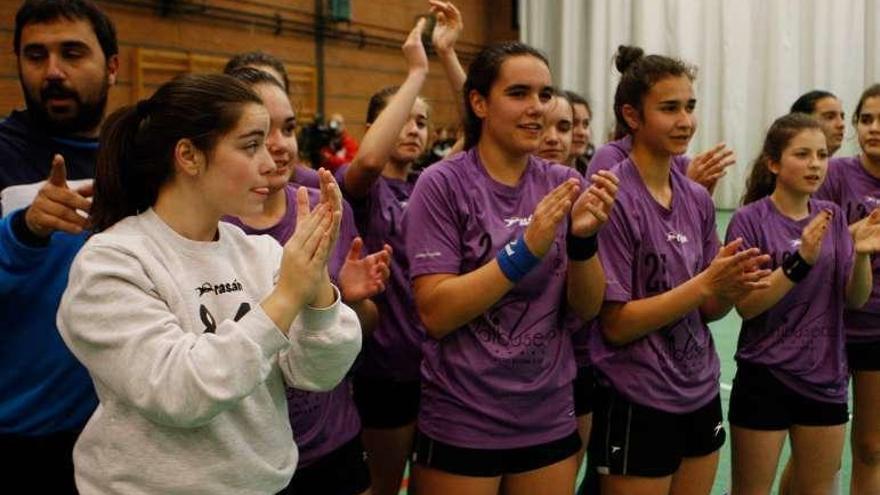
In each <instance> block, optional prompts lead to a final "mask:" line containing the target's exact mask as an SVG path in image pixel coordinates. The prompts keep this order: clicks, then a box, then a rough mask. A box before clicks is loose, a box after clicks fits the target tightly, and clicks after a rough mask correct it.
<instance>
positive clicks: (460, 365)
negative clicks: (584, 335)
mask: <svg viewBox="0 0 880 495" xmlns="http://www.w3.org/2000/svg"><path fill="white" fill-rule="evenodd" d="M572 177H574V178H578V179H579V180H580V181H581V182H583V178H582V177H580V176H579V175H578V173H577V171H576V170H574V169H571V168H568V167H565V166H562V165H554V164H551V163H550V162H547V161H544V160H542V159H540V158H537V157H534V156H533V157H530V158H529V162H528V165H527V167H526V169H525V171H524V172H523V175H522V177H521V178H520V180H519V183H518V184H517V185H516V186H514V187H509V186H506V185H503V184H500V183H498V182H496V181H495V180H493V179H492V178H491V177H490V176H489V174H488V173H487V172H486V170H485V168H484V167H483V164H482V163H481V162H480V160H479V157H478V155H477V151H476V149H475V148H474V149H471V150H469V151H467V152H466V153H461V154H458V155H456V156H454V157H452V158H450V159H446V160H443V161H442V162H440V163H437V164H435V165H432V166H431V167H429V168H427V169H426V170H425V171H424V172H423V173H422V177H421V178H420V179H419V183H418V185H417V186H416V189H415V192H414V193H413V196H412V199H411V201H410V205H409V210H408V211H407V215H406V221H405V224H406V228H407V251H408V253H409V259H410V275H411V276H412V277H413V278H415V277H418V276H420V275H428V274H434V273H451V274H465V273H468V272H471V271H474V270H476V269H478V268H480V267H481V266H483V265H485V264H486V263H488V262H490V261H491V260H492V259H494V257H495V255H496V253H497V252H498V250H499V249H501V248H502V247H503V246H504V245H505V244H507V243H508V242H510V241H512V240H514V239H516V238H517V237H518V236H519V235H521V234H522V233H523V232H524V231H525V229H526V226H527V225H528V224H529V222H530V221H531V215H532V212H533V211H534V209H535V207H536V206H537V204H538V202H539V201H540V200H541V199H542V198H543V197H544V196H545V195H547V194H548V193H549V192H550V191H552V190H553V189H554V188H555V187H556V186H558V185H559V184H561V183H562V182H564V181H565V180H566V179H568V178H572ZM565 230H566V226H565V224H564V223H563V224H562V225H560V227H559V230H558V232H557V236H556V241H555V242H554V243H553V244H552V245H551V247H550V250H549V251H548V252H547V254H546V255H545V256H544V258H543V260H542V261H541V263H540V264H539V265H538V266H536V267H535V268H534V269H532V271H531V272H529V274H528V275H527V276H526V277H525V278H523V279H522V280H521V281H520V282H519V283H518V284H517V285H516V286H515V287H514V288H513V289H511V290H510V292H508V293H507V294H505V295H504V297H502V298H501V300H499V301H498V302H497V303H495V304H494V305H493V306H492V307H491V308H490V309H489V310H487V311H486V312H485V313H483V314H482V315H480V316H478V317H477V318H475V319H474V320H473V321H471V322H469V323H468V324H466V325H465V326H463V327H460V328H458V329H456V330H455V331H453V332H452V333H450V334H449V335H447V336H446V337H444V338H443V339H440V340H435V339H427V340H426V341H425V345H424V346H423V347H422V350H423V356H424V358H423V362H422V402H421V407H420V410H419V418H418V427H419V429H420V430H421V431H423V432H425V434H427V435H428V436H430V437H432V438H435V439H437V440H440V441H442V442H447V443H450V444H452V445H457V446H462V447H471V448H483V449H485V448H489V449H509V448H516V447H523V446H530V445H536V444H541V443H545V442H549V441H552V440H556V439H558V438H561V437H563V436H565V435H567V434H570V433H572V432H573V431H574V430H575V419H574V403H573V397H572V393H571V382H572V380H573V379H574V376H575V362H574V356H573V355H572V346H571V336H570V334H569V333H568V332H567V331H566V329H565V328H564V326H563V324H562V308H563V307H564V304H565V280H566V267H567V257H566V254H565Z"/></svg>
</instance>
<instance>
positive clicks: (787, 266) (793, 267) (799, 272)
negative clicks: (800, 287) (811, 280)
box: [782, 251, 813, 283]
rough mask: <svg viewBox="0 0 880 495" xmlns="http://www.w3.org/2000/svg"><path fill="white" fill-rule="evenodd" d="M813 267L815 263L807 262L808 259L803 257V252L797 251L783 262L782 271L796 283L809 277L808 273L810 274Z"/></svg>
mask: <svg viewBox="0 0 880 495" xmlns="http://www.w3.org/2000/svg"><path fill="white" fill-rule="evenodd" d="M812 268H813V265H811V264H809V263H807V261H806V260H805V259H803V258H802V257H801V253H799V252H797V251H795V252H794V253H793V254H792V255H791V256H789V257H788V258H786V260H785V261H783V262H782V273H784V274H785V276H786V277H788V278H789V280H791V281H792V282H794V283H798V282H800V281H801V280H803V279H805V278H807V275H809V273H810V270H811V269H812Z"/></svg>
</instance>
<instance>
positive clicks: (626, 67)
mask: <svg viewBox="0 0 880 495" xmlns="http://www.w3.org/2000/svg"><path fill="white" fill-rule="evenodd" d="M617 66H618V68H619V69H620V70H621V71H622V76H621V79H620V83H619V84H618V87H617V92H616V94H615V104H614V108H615V115H616V117H617V125H618V128H619V129H621V130H623V131H624V132H626V133H628V134H629V135H630V136H631V142H632V151H631V153H630V155H629V158H627V159H625V160H624V161H622V162H620V163H618V164H617V165H615V166H614V167H613V168H612V169H611V172H612V173H614V174H615V175H617V176H618V177H619V178H620V191H619V193H618V202H619V203H620V204H619V206H618V207H617V208H615V209H614V210H613V211H612V212H611V217H610V219H609V221H608V225H607V227H606V228H604V229H603V230H602V232H601V233H600V234H599V249H600V252H602V254H603V256H602V265H603V267H604V270H605V276H606V277H607V279H608V289H607V290H606V293H605V301H604V304H603V306H602V310H601V313H600V321H599V330H598V331H594V332H592V333H591V334H590V341H589V345H588V348H589V353H590V361H591V362H592V365H593V367H594V369H595V371H596V375H597V381H598V386H597V390H596V394H595V395H596V398H595V408H594V412H593V431H592V433H591V435H592V438H591V442H590V446H589V455H590V463H591V464H593V465H595V466H596V469H597V471H598V472H599V474H600V483H601V492H602V493H610V494H616V493H640V494H657V495H660V494H664V495H665V494H668V493H676V494H677V493H691V494H708V493H709V492H710V490H711V488H712V483H713V480H714V478H715V470H716V468H717V464H718V451H719V450H720V448H721V446H722V445H723V444H724V440H725V432H724V427H723V425H724V423H723V420H722V415H721V399H720V396H719V381H718V380H719V375H720V362H719V360H718V355H717V354H716V352H715V344H714V342H713V340H712V335H711V333H710V332H709V327H708V323H709V322H710V321H713V320H716V319H718V318H721V317H723V316H724V315H725V314H726V313H727V312H728V311H730V309H731V307H732V306H733V303H734V301H736V300H738V299H739V298H740V297H742V296H743V295H745V294H748V293H749V292H750V291H752V290H755V289H757V288H760V287H764V286H765V285H766V281H765V280H764V279H765V278H766V276H767V275H768V274H769V272H767V271H764V270H759V269H757V267H758V266H759V265H760V264H761V263H763V262H764V261H765V260H766V259H767V258H766V257H764V256H759V252H758V250H757V249H754V248H753V249H748V250H742V251H740V252H737V251H738V249H739V247H740V244H741V241H739V240H737V241H734V242H731V243H729V244H727V245H726V246H719V242H718V236H717V234H716V231H715V208H714V206H713V204H712V198H711V197H710V196H709V194H708V192H707V191H706V189H705V188H703V187H701V186H699V185H698V184H696V183H694V182H693V181H691V180H688V178H687V176H686V175H685V174H684V172H683V171H682V170H681V168H680V167H678V166H677V165H676V162H675V157H676V156H677V155H680V154H681V153H683V152H684V151H685V150H687V146H688V143H689V142H690V140H691V138H692V137H693V135H694V132H695V131H696V120H695V118H694V108H695V107H696V98H695V96H694V90H693V80H694V77H695V76H694V70H693V69H692V68H691V67H690V66H688V65H686V64H684V63H683V62H681V61H679V60H675V59H671V58H668V57H663V56H659V55H651V56H648V57H643V56H642V51H641V49H638V48H633V47H626V46H622V47H620V49H619V50H618V54H617ZM593 163H595V159H594V161H593Z"/></svg>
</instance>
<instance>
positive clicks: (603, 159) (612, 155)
mask: <svg viewBox="0 0 880 495" xmlns="http://www.w3.org/2000/svg"><path fill="white" fill-rule="evenodd" d="M632 149H633V143H632V136H630V135H626V136H624V137H622V138H620V139H618V140H616V141H610V142H608V143H605V144H603V145H602V146H600V147H599V149H598V150H596V154H595V155H593V158H592V159H590V165H589V167H587V174H586V175H587V177H590V176H591V175H593V174H595V173H597V172H599V171H600V170H611V168H612V167H614V166H615V165H617V164H618V163H620V162H622V161H624V160H626V159H627V158H629V154H630V152H632ZM690 163H691V159H690V158H688V157H687V156H686V155H676V156H673V157H672V165H673V167H674V168H677V169H678V170H679V171H680V172H681V173H683V174H685V175H687V168H688V165H689V164H690Z"/></svg>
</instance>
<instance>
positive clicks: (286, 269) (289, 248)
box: [278, 187, 334, 305]
mask: <svg viewBox="0 0 880 495" xmlns="http://www.w3.org/2000/svg"><path fill="white" fill-rule="evenodd" d="M330 208H331V207H330V206H329V205H328V203H326V202H320V203H318V205H317V206H315V209H314V210H311V211H310V208H309V195H308V192H307V191H306V188H304V187H300V188H299V189H298V190H297V191H296V229H295V230H294V231H293V235H292V236H291V237H290V239H288V241H287V242H286V243H285V244H284V254H283V256H282V258H281V270H280V274H279V278H278V289H280V290H281V291H282V292H284V293H285V294H286V295H287V296H288V297H290V298H291V300H292V301H295V302H296V303H297V304H309V305H312V304H313V302H314V301H315V299H316V297H317V295H318V289H319V288H320V287H321V286H322V283H323V282H325V281H327V280H328V278H327V258H328V257H329V253H330V239H331V237H332V236H333V234H332V232H331V230H332V228H333V223H334V220H333V217H334V213H333V212H332V211H331V210H330Z"/></svg>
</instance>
